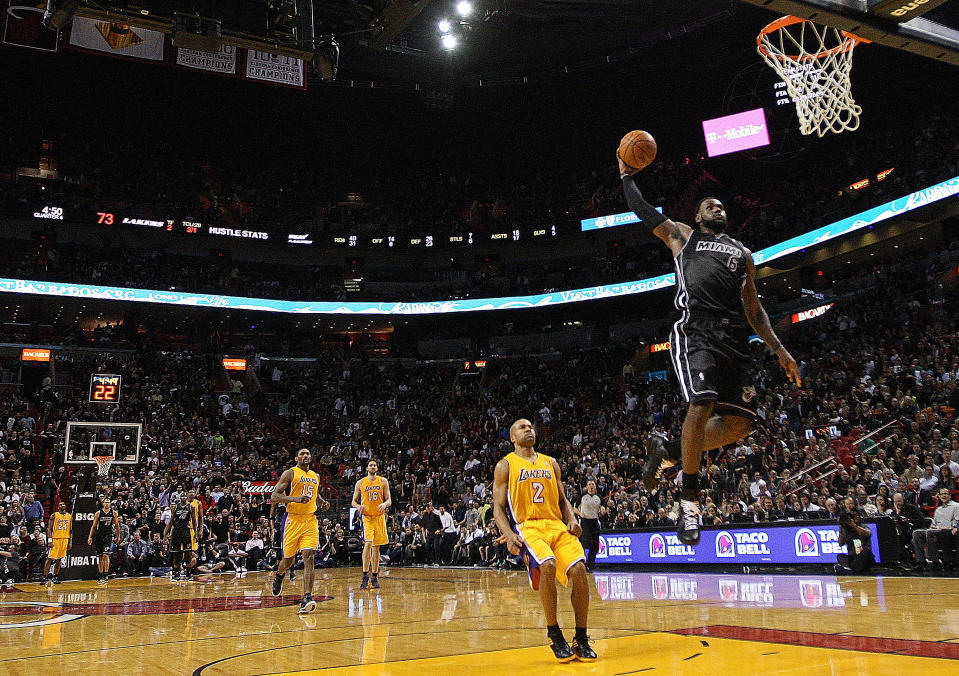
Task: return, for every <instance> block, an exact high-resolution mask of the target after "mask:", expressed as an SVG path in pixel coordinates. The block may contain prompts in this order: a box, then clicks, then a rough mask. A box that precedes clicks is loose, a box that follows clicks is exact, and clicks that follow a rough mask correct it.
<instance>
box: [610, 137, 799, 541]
mask: <svg viewBox="0 0 959 676" xmlns="http://www.w3.org/2000/svg"><path fill="white" fill-rule="evenodd" d="M617 159H618V156H617ZM619 173H620V176H621V177H622V179H623V192H624V194H625V196H626V202H627V204H629V208H630V209H632V210H633V212H634V213H635V214H636V215H637V216H639V217H640V218H641V219H642V221H643V224H644V225H645V226H646V227H647V228H651V229H652V232H653V234H654V235H656V236H657V237H659V238H660V239H661V240H663V242H664V243H665V244H666V246H667V247H669V250H670V251H671V252H672V254H673V258H674V260H675V263H676V300H675V304H676V309H678V310H679V311H680V312H681V313H682V314H681V316H680V318H679V320H677V321H676V323H675V324H674V325H673V331H672V334H671V335H670V355H671V357H672V361H673V369H674V370H675V371H676V376H677V377H678V378H679V385H680V387H681V389H682V391H683V397H684V398H685V399H686V401H687V402H689V409H688V411H687V413H686V419H685V420H684V421H683V431H682V435H681V439H680V443H679V444H676V443H675V441H673V442H670V443H669V444H666V443H664V442H663V439H662V438H661V437H659V436H656V435H653V436H650V438H649V441H648V442H647V448H648V449H649V451H650V453H649V457H648V458H647V460H646V472H645V475H646V478H647V479H653V481H652V482H651V483H652V484H653V485H654V486H655V483H656V482H655V480H654V479H655V477H656V475H657V474H658V472H659V471H660V470H661V468H662V467H663V466H664V465H669V464H674V463H675V461H676V460H678V459H680V458H681V460H682V471H683V492H682V498H681V499H680V502H679V504H680V510H681V514H680V517H679V524H678V535H679V539H680V540H681V541H682V542H684V543H686V544H690V545H695V544H697V543H698V542H699V466H700V462H701V461H702V457H703V452H704V451H708V450H710V449H713V448H720V447H722V446H725V445H726V444H731V443H733V442H735V441H738V440H740V439H742V438H744V437H745V436H747V435H748V434H749V433H750V432H751V431H752V427H753V422H754V419H755V415H756V386H755V379H754V375H755V366H754V364H753V359H752V357H751V356H750V354H749V334H750V330H749V327H752V330H753V331H755V332H756V333H757V334H758V335H759V337H760V338H762V340H763V342H765V343H766V345H767V346H768V347H769V349H770V350H772V351H773V352H774V353H775V355H776V357H778V358H779V364H780V365H781V366H782V368H783V370H784V371H785V372H786V375H787V377H788V378H789V379H790V380H791V381H792V382H794V383H795V384H796V385H797V386H798V385H800V384H801V382H800V377H799V367H798V366H797V365H796V360H795V359H793V358H792V355H790V354H789V352H788V351H787V350H786V348H785V347H783V344H782V342H780V340H779V338H777V337H776V332H775V331H773V328H772V326H770V324H769V317H768V316H767V315H766V310H765V309H763V306H762V303H761V302H760V300H759V295H758V294H757V293H756V284H755V275H756V268H755V266H754V265H753V259H752V253H751V252H750V251H749V249H747V248H746V247H745V246H743V245H742V243H741V242H739V241H737V240H735V239H733V238H732V237H730V236H729V235H727V234H725V232H724V231H725V230H726V225H727V223H726V211H725V209H724V208H723V205H722V203H721V202H720V201H719V200H718V199H714V198H712V197H707V198H706V199H704V200H702V201H701V202H700V203H699V204H698V205H697V207H696V217H695V218H696V223H698V224H699V226H700V229H699V230H693V229H692V228H691V227H689V226H688V225H686V224H684V223H678V222H675V221H672V220H670V219H669V218H667V217H665V216H663V215H662V214H661V213H659V212H658V211H656V210H655V209H654V208H653V207H652V206H651V205H650V204H649V203H647V202H646V201H645V200H644V199H643V195H642V193H640V191H639V188H637V187H636V184H635V183H634V181H633V177H632V174H633V173H635V172H634V170H633V169H631V168H630V167H628V166H627V165H626V164H625V163H623V161H622V160H619ZM677 456H679V457H677Z"/></svg>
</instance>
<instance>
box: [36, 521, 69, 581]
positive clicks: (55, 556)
mask: <svg viewBox="0 0 959 676" xmlns="http://www.w3.org/2000/svg"><path fill="white" fill-rule="evenodd" d="M47 542H50V543H51V547H50V553H49V554H48V555H47V563H46V565H45V566H44V567H43V577H44V580H45V581H46V582H47V583H48V584H54V583H57V584H59V582H60V578H58V577H57V576H58V575H59V574H60V566H61V564H62V563H63V559H64V558H66V555H67V552H68V551H70V547H72V546H73V517H72V516H70V512H68V511H67V505H66V503H64V502H61V503H60V504H58V505H57V511H56V512H54V513H53V516H51V517H50V523H49V524H47ZM54 566H55V567H56V569H55V570H54V572H53V574H52V575H51V574H50V568H51V567H54Z"/></svg>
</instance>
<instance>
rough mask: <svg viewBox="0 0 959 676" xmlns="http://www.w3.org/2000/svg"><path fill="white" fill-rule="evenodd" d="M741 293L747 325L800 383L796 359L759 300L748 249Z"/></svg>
mask: <svg viewBox="0 0 959 676" xmlns="http://www.w3.org/2000/svg"><path fill="white" fill-rule="evenodd" d="M741 295H742V299H743V310H744V311H745V313H746V319H747V320H749V325H750V326H752V327H753V331H755V332H756V335H758V336H759V337H760V338H762V339H763V342H764V343H766V346H767V347H768V348H769V349H770V350H772V351H773V353H774V354H775V355H776V357H777V358H778V359H779V365H780V366H782V367H783V371H785V372H786V377H787V378H789V380H791V381H792V382H794V383H795V384H796V385H802V379H801V378H800V376H799V366H798V365H797V364H796V360H795V359H793V357H792V355H791V354H789V350H787V349H786V348H785V347H784V346H783V344H782V341H781V340H779V337H778V336H777V335H776V332H775V331H773V327H772V325H771V324H770V323H769V315H767V314H766V309H765V308H764V307H763V304H762V302H761V301H760V300H759V294H758V293H757V291H756V266H755V265H754V264H753V256H752V252H751V251H748V250H747V251H746V281H745V283H744V284H743V290H742V294H741Z"/></svg>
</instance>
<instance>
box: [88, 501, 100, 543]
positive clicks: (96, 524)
mask: <svg viewBox="0 0 959 676" xmlns="http://www.w3.org/2000/svg"><path fill="white" fill-rule="evenodd" d="M99 525H100V510H99V509H98V510H97V511H96V513H95V514H94V515H93V523H91V524H90V532H89V534H87V545H92V544H93V534H94V533H95V532H96V530H97V528H98V527H99Z"/></svg>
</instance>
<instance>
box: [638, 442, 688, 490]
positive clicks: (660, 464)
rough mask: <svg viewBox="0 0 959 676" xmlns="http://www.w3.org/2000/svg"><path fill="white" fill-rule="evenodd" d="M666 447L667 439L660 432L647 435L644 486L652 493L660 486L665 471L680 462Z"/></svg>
mask: <svg viewBox="0 0 959 676" xmlns="http://www.w3.org/2000/svg"><path fill="white" fill-rule="evenodd" d="M679 460H680V459H679V458H674V457H672V456H671V455H670V454H669V449H667V448H666V440H665V439H663V438H662V437H661V436H659V435H658V434H650V435H649V436H648V437H646V464H645V465H644V466H643V486H645V488H646V490H647V491H649V492H650V493H653V492H655V491H656V489H657V488H659V478H660V477H661V476H662V474H663V471H664V470H666V469H669V468H670V467H672V466H673V465H676V464H677V463H679Z"/></svg>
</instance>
